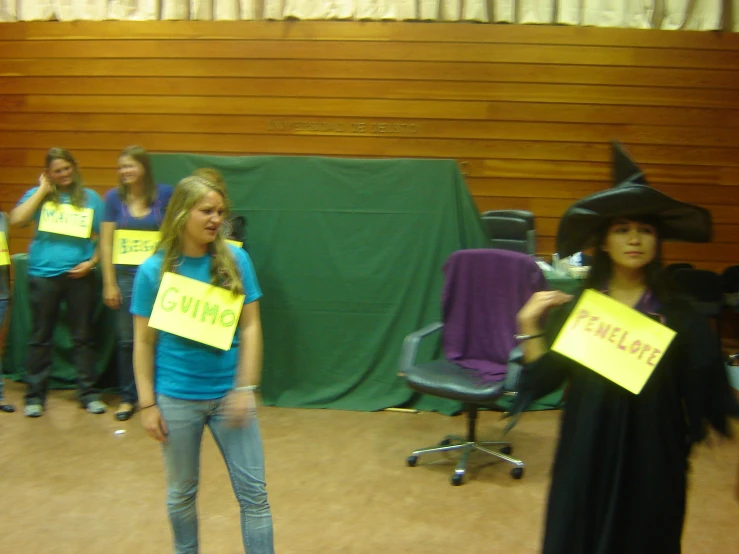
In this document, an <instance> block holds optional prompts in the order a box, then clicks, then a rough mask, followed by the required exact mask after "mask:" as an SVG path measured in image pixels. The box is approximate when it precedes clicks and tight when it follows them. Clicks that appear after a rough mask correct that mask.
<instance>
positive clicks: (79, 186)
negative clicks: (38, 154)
mask: <svg viewBox="0 0 739 554" xmlns="http://www.w3.org/2000/svg"><path fill="white" fill-rule="evenodd" d="M55 160H64V161H65V162H67V163H69V164H71V166H72V167H73V168H74V175H73V176H72V184H71V185H69V189H68V190H69V197H70V199H71V202H72V205H73V206H74V207H75V208H84V207H85V186H84V183H83V182H82V175H80V170H79V167H78V166H77V160H75V159H74V156H72V153H71V152H70V151H69V150H67V149H66V148H58V147H54V148H50V149H49V151H48V152H47V153H46V169H47V170H48V169H49V167H51V164H52V162H54V161H55ZM47 198H48V199H49V200H51V201H52V202H55V203H57V204H58V203H59V190H58V189H57V187H56V185H53V186H52V188H51V192H50V193H49V194H48V195H47Z"/></svg>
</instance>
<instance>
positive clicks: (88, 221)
mask: <svg viewBox="0 0 739 554" xmlns="http://www.w3.org/2000/svg"><path fill="white" fill-rule="evenodd" d="M92 218H93V211H92V208H80V209H77V208H75V207H74V206H73V205H71V204H55V203H54V202H45V203H44V205H43V206H41V218H40V219H39V223H38V230H39V231H45V232H47V233H56V234H58V235H68V236H70V237H79V238H83V239H86V238H89V236H90V234H91V232H92Z"/></svg>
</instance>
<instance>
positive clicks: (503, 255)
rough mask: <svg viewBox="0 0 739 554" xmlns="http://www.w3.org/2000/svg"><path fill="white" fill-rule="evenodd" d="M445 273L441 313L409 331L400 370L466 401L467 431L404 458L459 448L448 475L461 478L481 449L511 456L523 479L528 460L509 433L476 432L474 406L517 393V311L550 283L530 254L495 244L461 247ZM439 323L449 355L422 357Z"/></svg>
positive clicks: (428, 390)
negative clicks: (513, 358)
mask: <svg viewBox="0 0 739 554" xmlns="http://www.w3.org/2000/svg"><path fill="white" fill-rule="evenodd" d="M444 275H445V282H444V290H443V296H442V317H443V320H444V321H443V323H434V324H431V325H428V326H427V327H425V328H423V329H421V330H419V331H416V332H415V333H412V334H410V335H408V336H407V337H406V339H405V342H404V344H403V353H402V356H401V363H400V374H401V375H402V376H403V377H405V380H406V383H407V384H408V386H409V387H410V388H412V389H413V390H415V391H417V392H421V393H424V394H431V395H434V396H439V397H442V398H448V399H452V400H458V401H460V402H462V404H463V410H464V411H465V412H466V414H467V436H466V437H464V438H461V437H446V438H445V439H444V440H442V441H441V442H440V443H439V445H438V446H433V447H430V448H422V449H419V450H415V451H414V452H413V453H412V454H411V455H410V456H409V457H408V459H407V463H408V465H409V466H411V467H413V466H415V465H416V464H417V461H418V458H419V456H422V455H424V454H428V453H431V452H449V451H454V450H459V451H460V453H461V456H460V458H459V463H458V464H457V467H456V469H455V472H454V475H453V476H452V479H451V482H452V484H453V485H461V484H462V481H463V479H464V475H465V472H466V470H467V459H468V458H469V455H470V454H471V453H472V452H473V451H476V450H477V451H481V452H484V453H486V454H489V455H491V456H495V457H497V458H500V459H502V460H505V461H506V462H509V463H511V464H513V465H514V467H513V469H512V470H511V475H512V476H513V477H514V478H516V479H520V478H521V477H522V476H523V471H524V463H523V462H522V461H521V460H517V459H515V458H512V457H510V453H511V451H512V447H511V444H510V442H509V441H482V442H481V441H478V440H477V433H476V421H477V413H478V410H479V409H480V408H481V407H495V402H496V400H497V399H499V398H500V397H501V396H503V395H504V394H506V393H515V390H516V386H517V377H518V376H517V375H515V374H513V372H509V371H508V365H509V364H508V360H509V355H510V353H511V352H512V351H513V350H514V348H515V347H516V346H517V344H516V341H515V339H514V335H515V334H516V332H517V327H516V315H517V314H518V311H519V310H520V309H521V307H522V306H523V305H524V304H525V303H526V301H527V300H528V299H529V297H530V296H531V295H532V294H533V293H534V292H536V291H539V290H544V289H546V288H547V286H546V281H545V279H544V276H543V274H542V272H541V270H540V269H539V267H538V266H537V265H536V261H535V260H534V258H532V257H531V256H527V255H525V254H521V253H518V252H510V251H506V250H497V249H479V250H460V251H457V252H455V253H453V254H452V255H451V256H450V257H449V259H448V260H447V262H446V264H445V265H444ZM439 331H441V332H442V343H443V351H444V357H443V358H442V359H438V360H433V361H430V362H426V363H419V362H418V360H417V357H418V349H419V344H420V342H421V340H422V339H424V338H426V337H429V336H431V335H433V334H434V333H436V332H439Z"/></svg>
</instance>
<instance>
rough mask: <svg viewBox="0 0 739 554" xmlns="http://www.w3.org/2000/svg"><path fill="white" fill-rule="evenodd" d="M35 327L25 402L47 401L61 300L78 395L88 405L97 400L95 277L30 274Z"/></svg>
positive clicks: (41, 402) (27, 374) (27, 373)
mask: <svg viewBox="0 0 739 554" xmlns="http://www.w3.org/2000/svg"><path fill="white" fill-rule="evenodd" d="M28 292H29V296H30V297H31V315H32V317H33V327H32V328H33V330H32V332H31V341H30V343H29V345H28V362H27V369H26V383H27V384H28V390H27V392H26V404H29V405H31V404H41V405H43V404H45V403H46V393H47V391H48V389H49V374H50V373H51V367H52V353H53V342H52V337H53V335H54V328H55V327H56V323H57V319H59V310H60V306H61V303H62V301H65V302H66V304H67V319H68V325H69V331H70V334H71V336H72V344H73V352H72V361H73V363H74V366H75V368H76V370H77V398H78V399H79V401H80V402H81V403H82V405H83V406H86V405H87V403H88V402H91V401H93V400H98V398H99V393H98V391H97V390H96V389H95V388H94V385H95V382H96V381H97V375H96V371H95V352H94V350H93V347H92V336H91V328H90V323H91V321H90V320H91V319H92V311H93V302H94V300H95V278H94V276H93V275H92V274H88V275H86V276H84V277H82V278H80V279H70V278H69V277H67V276H66V275H59V276H57V277H33V276H29V278H28Z"/></svg>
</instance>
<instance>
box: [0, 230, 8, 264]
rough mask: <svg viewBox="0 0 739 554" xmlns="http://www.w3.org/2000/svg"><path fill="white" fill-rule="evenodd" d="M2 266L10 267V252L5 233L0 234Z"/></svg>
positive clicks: (0, 260)
mask: <svg viewBox="0 0 739 554" xmlns="http://www.w3.org/2000/svg"><path fill="white" fill-rule="evenodd" d="M0 265H10V250H8V239H7V238H6V236H5V233H0Z"/></svg>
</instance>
